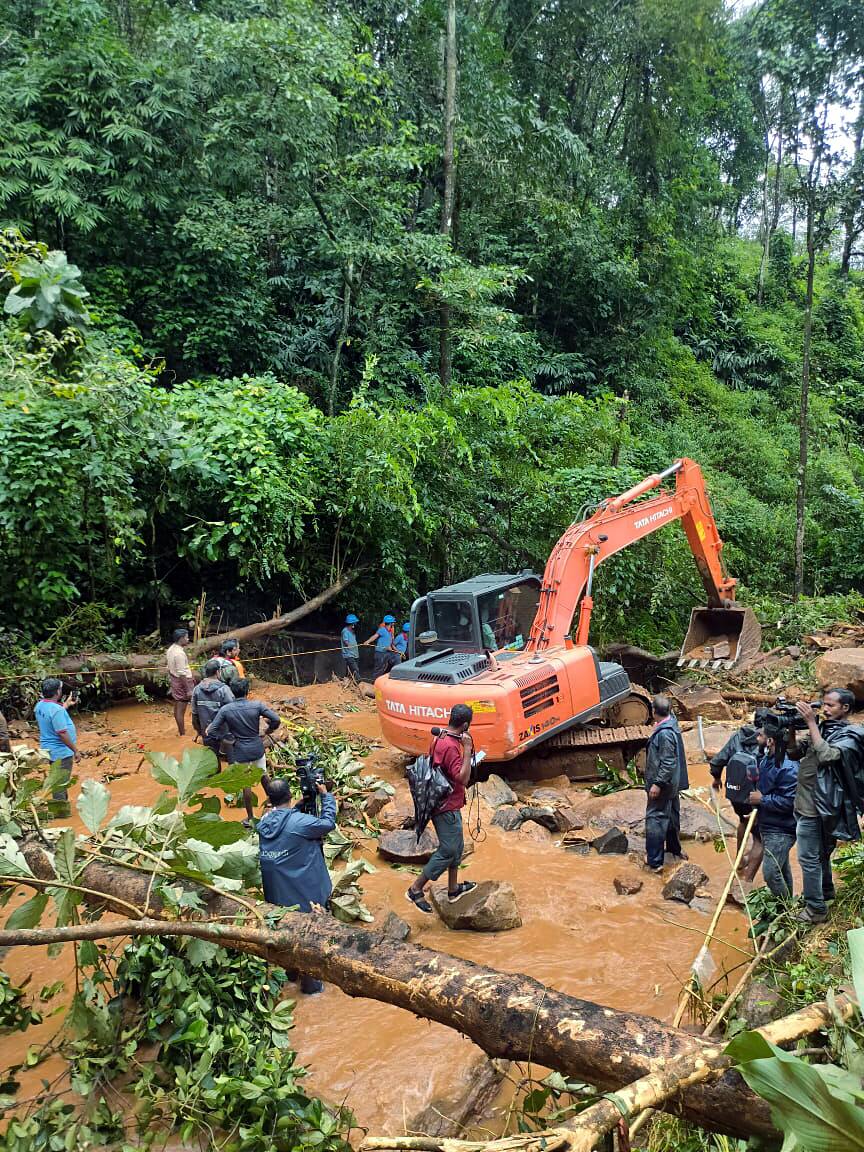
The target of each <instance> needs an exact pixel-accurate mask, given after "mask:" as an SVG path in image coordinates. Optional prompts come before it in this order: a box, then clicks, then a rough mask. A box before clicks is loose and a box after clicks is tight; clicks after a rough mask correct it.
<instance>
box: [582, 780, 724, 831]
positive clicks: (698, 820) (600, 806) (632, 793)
mask: <svg viewBox="0 0 864 1152" xmlns="http://www.w3.org/2000/svg"><path fill="white" fill-rule="evenodd" d="M573 807H574V808H575V809H576V813H577V815H579V816H580V817H581V818H582V819H583V820H584V821H585V822H586V824H587V825H588V826H589V827H594V828H600V829H601V830H602V829H605V828H613V827H618V828H625V829H627V830H628V831H629V832H631V833H641V832H643V831H644V827H645V792H644V791H643V789H641V788H624V789H622V790H621V791H620V792H611V793H610V794H609V795H608V796H592V795H591V794H590V793H583V794H582V795H581V796H580V797H579V799H578V802H574V805H573ZM722 827H723V831H724V833H731V832H732V831H733V825H732V824H730V823H729V821H728V820H726V819H723V820H722ZM717 832H718V828H717V817H716V816H715V815H714V813H713V812H710V811H709V810H708V809H707V808H705V807H703V805H702V804H699V803H697V801H695V800H691V799H690V797H689V796H682V797H681V837H682V839H684V840H696V839H699V838H700V834H701V836H704V838H705V839H706V840H712V839H713V838H714V837H715V836H716V835H717Z"/></svg>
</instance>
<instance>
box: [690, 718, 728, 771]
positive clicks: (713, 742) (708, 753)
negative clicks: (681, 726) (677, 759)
mask: <svg viewBox="0 0 864 1152" xmlns="http://www.w3.org/2000/svg"><path fill="white" fill-rule="evenodd" d="M740 727H741V725H740V724H736V723H734V722H733V723H731V724H719V723H718V724H703V725H702V739H703V740H704V742H705V752H704V754H703V752H702V746H701V745H700V743H699V728H698V725H695V724H694V726H693V727H692V728H691V729H690V730H689V732H684V734H683V740H684V752H685V754H686V756H687V763H688V764H702V763H704V762H705V760H706V759H708V760H710V759H711V757H712V756H716V755H717V753H718V752H719V751H720V749H721V748H722V747H723V745H724V744H725V743H726V741H727V740H728V739H729V737H730V736H731V735H732V734H733V732H737V731H738V729H739V728H740Z"/></svg>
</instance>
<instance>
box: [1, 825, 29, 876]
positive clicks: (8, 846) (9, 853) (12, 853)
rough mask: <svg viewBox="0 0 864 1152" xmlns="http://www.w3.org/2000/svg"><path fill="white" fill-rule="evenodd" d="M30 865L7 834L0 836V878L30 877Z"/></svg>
mask: <svg viewBox="0 0 864 1152" xmlns="http://www.w3.org/2000/svg"><path fill="white" fill-rule="evenodd" d="M32 875H33V873H32V872H31V870H30V865H29V864H28V863H27V861H26V860H25V859H24V857H23V856H22V855H21V849H20V848H19V847H18V845H17V844H16V843H15V841H14V840H13V839H12V837H11V836H10V835H9V833H8V832H3V833H2V834H0V876H32Z"/></svg>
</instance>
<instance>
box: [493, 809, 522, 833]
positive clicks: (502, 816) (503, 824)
mask: <svg viewBox="0 0 864 1152" xmlns="http://www.w3.org/2000/svg"><path fill="white" fill-rule="evenodd" d="M521 823H522V813H521V812H520V811H519V809H518V808H517V807H516V806H515V805H514V804H502V805H501V807H500V808H499V809H498V810H497V811H496V813H495V815H494V816H493V817H492V826H493V828H503V829H504V831H505V832H515V831H516V829H517V828H518V827H519V826H520V825H521Z"/></svg>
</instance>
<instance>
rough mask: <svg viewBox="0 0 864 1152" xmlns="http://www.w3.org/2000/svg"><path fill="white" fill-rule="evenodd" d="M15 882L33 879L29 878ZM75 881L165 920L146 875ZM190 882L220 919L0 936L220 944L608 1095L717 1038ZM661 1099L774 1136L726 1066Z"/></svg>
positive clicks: (28, 848) (694, 1116)
mask: <svg viewBox="0 0 864 1152" xmlns="http://www.w3.org/2000/svg"><path fill="white" fill-rule="evenodd" d="M22 851H23V852H24V855H25V857H26V859H27V861H28V863H29V865H30V867H31V869H32V870H33V872H34V873H35V875H37V876H39V877H41V878H42V879H50V878H53V876H54V873H53V869H52V867H51V862H50V859H49V857H48V856H47V855H46V854H45V852H44V850H43V849H42V848H41V847H40V846H39V845H38V844H35V843H29V844H25V845H23V846H22ZM20 882H21V883H22V884H26V880H25V879H23V878H22V880H21V881H20ZM79 883H80V884H81V885H82V886H84V887H86V888H87V889H88V890H89V892H90V893H91V895H87V896H85V899H86V900H87V901H88V902H89V903H91V904H93V903H94V896H93V895H92V893H104V897H105V902H106V904H107V905H108V906H109V907H113V908H114V909H117V908H118V906H117V904H116V903H115V904H113V906H112V904H111V901H112V897H114V898H115V899H116V898H119V899H121V900H123V901H125V902H126V905H127V907H126V908H125V909H124V910H123V912H124V915H127V916H128V905H130V904H131V905H133V906H135V907H137V908H140V909H142V910H144V909H145V906H146V905H147V904H148V894H149V895H150V899H149V908H148V913H149V915H150V916H154V917H158V916H159V913H160V911H161V905H160V901H159V897H158V890H157V891H154V892H152V893H150V878H149V876H148V875H147V873H144V872H140V871H132V870H129V869H124V868H122V867H121V866H119V865H112V864H104V863H102V862H100V861H94V862H93V863H91V864H88V865H87V867H86V868H85V869H84V871H83V873H82V875H81V876H80V877H79ZM189 887H190V888H191V889H193V890H195V891H196V892H197V893H198V895H199V897H200V899H201V900H202V903H203V904H204V906H205V908H206V915H207V917H208V918H210V920H215V919H221V920H222V923H221V924H213V923H194V922H184V923H176V922H166V921H161V922H158V921H157V922H156V924H155V925H154V924H153V923H152V922H147V923H136V922H135V921H134V920H133V921H126V922H124V924H123V925H122V926H116V925H112V924H110V923H105V924H91V925H83V926H80V927H75V928H72V929H48V930H43V931H39V930H36V931H35V932H31V933H30V934H25V933H23V932H22V933H18V934H14V933H13V934H10V933H2V934H0V943H2V944H6V945H10V944H20V943H23V942H25V941H29V942H32V943H39V942H44V941H45V940H47V938H48V937H47V936H46V935H45V932H46V931H47V932H48V933H51V932H53V933H54V936H53V937H52V939H73V938H75V933H78V934H79V936H80V937H82V938H83V937H84V936H85V935H86V937H88V938H93V937H97V936H99V935H100V933H101V934H102V935H125V934H127V933H137V932H142V933H144V934H146V933H148V932H154V933H158V934H159V935H172V934H178V935H196V936H199V937H202V938H205V939H211V940H219V941H221V942H223V943H224V944H225V945H226V946H229V947H236V948H239V949H241V950H243V951H248V952H252V953H254V954H255V955H258V956H262V957H263V958H264V959H266V960H268V961H269V962H270V963H273V964H277V965H279V966H282V967H288V968H298V969H300V970H301V971H303V972H307V973H309V975H312V976H315V977H317V978H319V979H321V980H326V981H329V982H330V983H332V984H336V985H337V986H338V987H340V988H341V989H342V990H343V991H344V992H346V993H347V994H348V995H349V996H365V997H369V998H371V999H374V1000H381V1001H383V1002H385V1003H388V1004H395V1005H397V1006H398V1007H400V1008H405V1009H407V1010H408V1011H409V1012H413V1013H415V1014H416V1015H418V1016H422V1017H425V1018H426V1019H429V1020H435V1021H437V1022H439V1023H441V1024H444V1025H446V1026H447V1027H449V1028H454V1029H455V1030H456V1031H458V1032H461V1033H462V1034H463V1035H464V1036H467V1037H469V1039H471V1040H473V1041H474V1043H475V1044H477V1045H478V1046H479V1047H480V1048H482V1049H483V1050H484V1051H485V1052H486V1053H487V1054H488V1055H489V1056H493V1057H501V1058H504V1059H512V1060H529V1059H530V1060H531V1061H532V1062H533V1063H534V1064H538V1065H542V1066H544V1067H547V1068H553V1069H557V1070H559V1071H561V1072H563V1073H564V1074H565V1075H567V1076H568V1077H571V1078H574V1079H580V1080H585V1081H587V1082H588V1083H591V1084H594V1085H596V1086H597V1087H598V1088H599V1089H601V1090H603V1091H608V1090H611V1089H616V1088H621V1087H622V1086H623V1085H626V1084H630V1083H632V1082H633V1081H634V1080H638V1079H640V1078H641V1077H644V1076H646V1075H648V1074H649V1073H651V1072H652V1071H655V1070H656V1067H657V1064H658V1062H663V1063H668V1062H669V1061H670V1060H673V1059H677V1058H680V1057H683V1056H685V1055H693V1056H698V1055H700V1054H702V1053H704V1052H706V1051H711V1052H714V1051H715V1050H716V1045H712V1044H711V1043H710V1042H708V1041H705V1040H702V1039H700V1038H698V1037H696V1036H691V1035H689V1034H688V1033H686V1032H682V1031H680V1030H679V1029H677V1028H671V1027H669V1026H668V1025H665V1024H662V1023H660V1022H659V1021H657V1020H654V1019H652V1018H651V1017H649V1016H642V1015H638V1014H636V1013H630V1012H619V1011H615V1010H614V1009H612V1008H606V1007H604V1006H603V1005H600V1004H594V1003H592V1002H591V1001H589V1000H582V999H579V998H577V997H575V996H567V995H565V994H564V993H562V992H559V991H557V990H556V989H554V988H549V987H547V986H545V985H543V984H541V983H540V982H539V981H537V980H534V979H532V978H530V977H528V976H524V975H522V974H519V973H504V972H498V971H496V970H495V969H493V968H487V967H485V966H483V965H479V964H473V963H471V962H470V961H467V960H460V959H459V958H458V957H455V956H449V955H446V954H445V953H441V952H434V951H432V950H430V949H428V948H423V947H420V946H419V945H416V944H403V943H398V942H396V941H392V940H388V939H386V938H384V937H383V936H382V935H381V934H380V933H378V932H374V931H368V930H363V929H358V928H354V927H349V926H348V925H345V924H341V923H340V922H339V921H337V920H335V919H332V918H331V917H329V916H325V917H319V916H304V915H301V914H298V913H284V910H282V909H268V908H267V907H266V906H264V910H265V911H271V912H274V913H276V914H277V915H279V914H281V915H282V922H281V924H280V925H279V927H278V928H276V929H273V930H264V929H260V928H249V927H234V926H231V925H229V924H226V923H225V921H226V920H229V921H230V920H231V919H232V918H233V917H235V916H236V915H237V913H238V905H237V903H236V901H234V900H232V899H231V898H230V897H229V896H223V895H220V894H216V893H214V892H212V891H207V890H202V889H201V888H200V887H197V886H195V885H191V884H190V885H189ZM96 902H98V900H96ZM37 933H38V936H37ZM64 933H65V934H66V935H65V936H64V935H63V934H64ZM664 1107H666V1108H667V1109H668V1110H669V1111H672V1112H675V1113H676V1114H680V1115H683V1116H685V1117H686V1118H687V1119H688V1120H690V1121H692V1122H694V1123H696V1124H700V1125H703V1126H704V1127H707V1128H711V1129H713V1130H715V1131H719V1132H725V1133H728V1134H730V1135H733V1136H742V1137H747V1136H751V1135H761V1136H775V1135H776V1132H775V1130H774V1127H773V1125H772V1123H771V1117H770V1113H769V1110H768V1107H767V1105H766V1104H765V1103H764V1102H763V1101H762V1100H760V1099H759V1098H758V1097H757V1096H756V1095H755V1094H754V1093H753V1092H751V1091H750V1089H749V1088H747V1087H746V1085H745V1084H744V1083H743V1082H742V1080H741V1079H740V1077H738V1076H737V1074H735V1073H734V1072H728V1071H727V1072H725V1073H724V1074H723V1075H722V1076H720V1077H719V1078H718V1079H717V1080H716V1081H714V1082H712V1083H711V1085H710V1087H708V1086H706V1085H704V1084H696V1085H693V1086H692V1087H689V1088H687V1090H686V1091H685V1092H684V1093H683V1094H682V1096H681V1097H680V1099H676V1100H675V1101H672V1102H668V1103H666V1104H665V1105H664Z"/></svg>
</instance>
